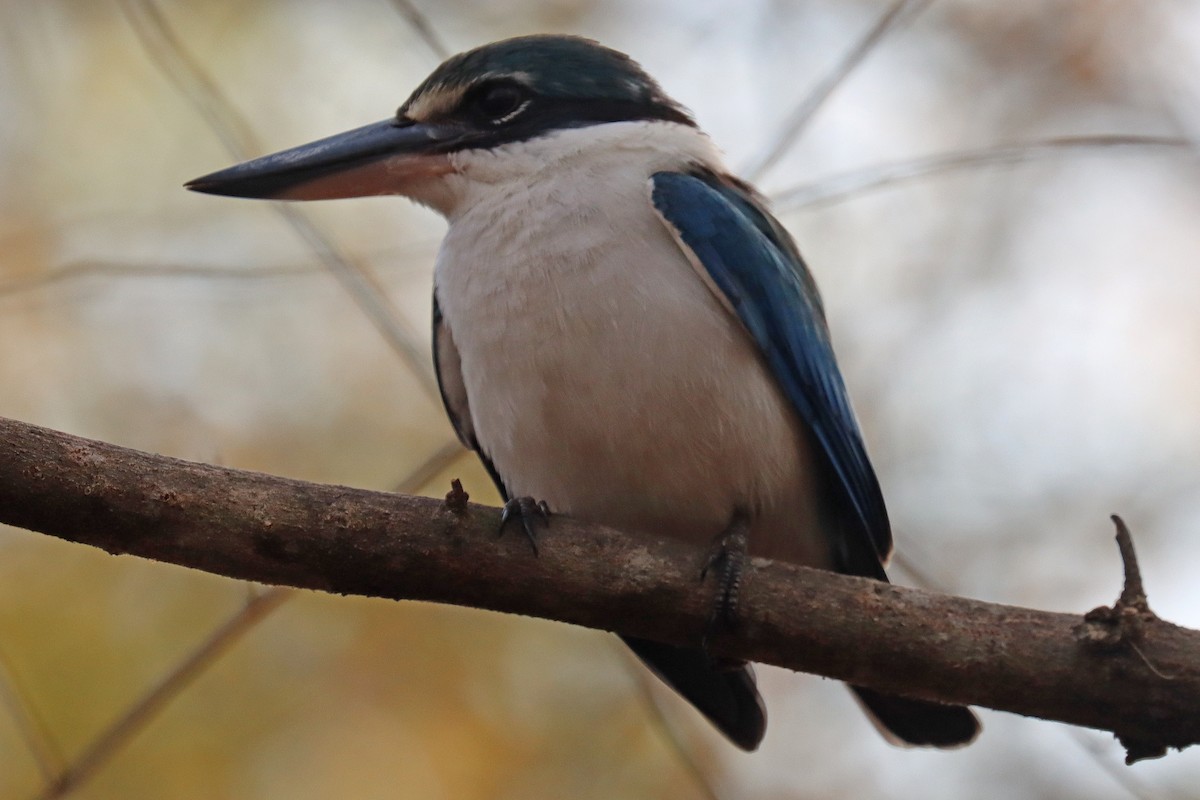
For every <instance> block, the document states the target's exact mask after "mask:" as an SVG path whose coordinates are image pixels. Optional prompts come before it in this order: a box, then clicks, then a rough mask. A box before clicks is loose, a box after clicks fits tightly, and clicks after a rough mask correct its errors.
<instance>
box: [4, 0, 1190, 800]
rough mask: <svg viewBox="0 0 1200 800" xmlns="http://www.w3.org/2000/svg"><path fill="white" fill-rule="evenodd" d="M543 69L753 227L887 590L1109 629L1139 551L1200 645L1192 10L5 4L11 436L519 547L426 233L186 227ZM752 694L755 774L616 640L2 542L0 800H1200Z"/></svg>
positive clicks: (1040, 732) (305, 215)
mask: <svg viewBox="0 0 1200 800" xmlns="http://www.w3.org/2000/svg"><path fill="white" fill-rule="evenodd" d="M542 31H553V32H570V33H579V34H584V35H587V36H591V37H594V38H597V39H600V40H601V41H603V42H604V43H606V44H608V45H610V46H613V47H616V48H618V49H621V50H624V51H627V52H629V53H630V54H632V55H633V56H634V57H636V58H637V59H638V60H640V61H641V62H642V63H643V64H644V65H645V66H646V67H647V69H648V70H649V71H650V72H651V73H652V74H653V75H655V76H656V77H657V78H658V79H659V80H660V81H661V82H662V83H663V85H664V86H665V88H666V89H667V91H668V92H669V93H671V94H672V95H673V96H675V97H676V98H678V99H679V100H680V101H681V102H683V103H684V104H686V105H687V106H689V107H690V108H691V109H693V110H694V111H695V114H696V116H697V118H698V120H699V121H700V123H701V125H702V126H703V127H704V128H705V129H706V130H708V131H709V132H710V133H711V134H712V136H713V138H714V139H715V140H716V141H717V143H718V144H719V145H720V146H721V147H722V148H723V149H724V150H725V151H726V153H727V154H728V156H729V160H730V163H731V164H732V165H733V166H734V167H735V169H736V170H738V171H740V172H741V173H742V174H743V175H747V176H751V177H753V178H754V179H755V180H756V181H757V182H758V183H759V185H760V186H761V187H762V188H763V189H764V191H766V192H767V193H768V194H769V195H771V197H772V198H773V199H774V201H775V207H776V209H777V211H778V212H779V214H780V216H781V219H782V220H783V221H784V222H785V223H786V224H787V225H788V227H789V228H790V229H791V231H792V232H793V233H794V234H795V236H796V238H797V241H798V242H799V244H800V247H801V250H802V251H803V252H804V253H805V255H806V257H807V259H808V261H809V263H810V265H811V267H812V270H813V272H814V273H815V275H816V277H817V280H818V282H819V283H820V284H821V286H822V288H823V290H824V293H825V299H826V304H827V306H828V309H829V314H830V321H831V325H832V328H833V333H834V337H835V342H836V344H837V346H838V350H839V353H840V358H841V363H842V367H843V370H844V372H845V374H846V378H847V382H848V384H849V386H850V389H851V393H852V394H853V396H854V398H855V401H856V405H857V408H858V411H859V414H860V416H861V417H862V421H863V426H864V429H865V432H866V435H867V437H868V439H869V444H870V449H871V452H872V454H873V457H874V460H875V463H876V466H877V468H878V470H879V472H880V477H881V481H882V484H883V486H884V491H885V494H886V495H887V497H888V500H889V504H890V509H891V514H892V518H893V521H894V525H895V528H896V533H897V539H898V542H899V559H900V563H899V564H898V565H897V566H896V567H895V569H894V573H895V576H896V578H897V580H898V581H900V582H904V583H909V584H917V585H926V586H930V587H932V588H937V589H941V590H944V591H948V592H953V593H957V594H963V595H967V596H971V597H977V598H983V599H987V600H994V601H1001V602H1006V603H1013V604H1019V605H1026V606H1034V607H1038V608H1043V609H1051V610H1061V611H1069V612H1082V611H1086V610H1087V609H1089V608H1092V607H1093V606H1096V605H1099V604H1107V603H1111V602H1112V601H1113V600H1114V599H1115V598H1116V595H1117V593H1118V590H1119V587H1120V582H1121V568H1120V561H1119V558H1118V555H1117V551H1116V547H1115V545H1114V544H1113V541H1112V529H1111V525H1110V523H1109V521H1108V514H1110V513H1112V512H1120V513H1121V514H1123V515H1124V516H1125V518H1126V519H1127V520H1128V522H1129V524H1130V526H1131V527H1132V529H1133V532H1134V537H1135V542H1136V544H1137V546H1138V550H1139V554H1140V556H1141V559H1142V569H1143V573H1144V575H1145V578H1146V581H1147V588H1148V592H1149V596H1150V602H1151V605H1152V606H1153V607H1154V608H1155V610H1156V611H1157V612H1158V613H1159V614H1160V615H1162V616H1163V617H1165V618H1167V619H1169V620H1172V621H1174V622H1177V623H1179V624H1182V625H1187V626H1190V627H1200V588H1198V585H1197V581H1196V579H1195V563H1196V560H1197V557H1198V556H1200V537H1197V535H1196V532H1197V531H1198V530H1200V493H1198V492H1197V488H1198V487H1200V312H1198V308H1200V224H1198V222H1197V221H1198V220H1200V165H1198V164H1197V159H1196V153H1195V150H1194V149H1193V148H1192V147H1191V146H1190V144H1189V142H1191V141H1192V139H1193V135H1194V131H1195V128H1196V127H1197V126H1198V125H1200V103H1198V100H1200V6H1197V5H1196V4H1194V3H1187V2H1179V1H1178V0H1147V1H1146V2H1142V3H1126V2H1118V1H1117V0H1110V1H1109V2H1104V1H1103V0H935V1H934V2H911V1H910V2H900V3H885V2H877V1H875V0H855V1H854V2H846V0H806V1H805V2H800V1H798V0H797V1H796V2H788V1H787V0H753V1H747V2H738V3H734V2H716V1H715V0H687V1H686V2H684V1H683V0H659V1H658V2H634V1H633V0H624V1H623V2H622V1H621V0H540V1H535V0H489V1H488V2H483V1H482V0H455V1H453V2H442V3H434V2H431V0H412V2H411V3H409V2H398V1H397V2H388V0H343V1H342V2H339V3H337V4H336V5H335V4H331V3H322V2H317V0H311V1H310V2H283V0H204V2H188V3H184V2H174V1H172V2H168V0H114V1H110V2H92V3H84V2H79V1H78V0H77V1H75V2H71V1H70V0H43V1H42V2H39V3H36V4H34V3H24V2H17V0H7V1H3V2H0V415H4V416H8V417H13V418H17V419H21V420H26V421H29V422H33V423H37V424H40V425H46V426H50V427H53V428H58V429H61V430H65V431H69V432H72V433H76V434H81V435H84V436H90V437H95V438H99V439H103V440H106V441H110V442H116V443H119V444H123V445H127V446H132V447H137V448H141V449H145V450H151V451H155V452H160V453H166V454H169V455H173V456H179V457H182V458H187V459H194V460H200V461H208V462H215V463H220V464H225V465H230V466H236V467H243V468H249V469H256V470H262V471H266V472H271V473H276V474H280V475H288V476H294V477H299V478H305V479H309V480H317V481H327V482H336V483H343V484H349V485H354V486H363V487H369V488H375V489H396V488H400V489H407V490H412V491H421V492H427V493H430V494H444V493H445V491H446V489H447V486H448V481H449V479H450V478H451V477H455V476H457V477H461V478H462V479H463V481H464V483H465V484H466V486H467V489H468V491H470V492H471V493H472V495H473V498H474V499H477V500H481V501H483V502H495V500H496V496H495V494H494V492H493V491H492V488H491V486H490V484H489V482H488V480H487V478H486V476H485V475H484V473H483V472H482V470H481V469H480V468H479V467H478V465H477V464H476V462H475V459H474V458H473V457H472V456H470V455H469V454H465V453H463V452H462V451H461V450H459V449H458V448H457V446H456V445H455V444H454V439H453V435H452V432H451V430H450V427H449V425H448V424H447V422H446V421H445V418H444V416H443V413H442V411H441V408H440V404H439V403H438V402H437V400H436V397H435V396H431V394H430V391H429V376H430V365H429V359H428V356H427V355H426V350H427V348H428V338H429V337H428V329H429V296H430V275H431V267H432V259H433V256H434V254H435V252H436V248H437V244H438V241H439V239H440V237H441V235H442V232H443V229H444V224H443V222H442V221H441V220H440V219H439V218H437V217H436V216H434V215H433V214H431V213H429V212H427V211H424V210H422V209H419V208H416V207H414V206H412V205H410V204H409V203H407V202H405V201H403V200H398V199H391V198H372V199H365V200H351V201H342V202H338V203H327V204H312V205H304V206H303V207H300V206H287V207H283V206H278V205H273V204H269V203H251V202H242V201H237V200H229V199H223V198H214V197H207V196H200V195H193V194H190V193H188V192H186V191H184V190H183V189H182V188H181V184H182V183H183V182H184V181H186V180H188V179H190V178H193V177H196V176H198V175H200V174H203V173H207V172H210V171H212V170H214V169H217V168H220V167H223V166H226V165H228V164H230V163H232V162H234V161H236V160H240V159H242V158H245V157H249V156H254V155H259V154H262V153H265V152H269V151H273V150H277V149H281V148H284V147H288V146H291V145H294V144H299V143H301V142H305V141H309V140H311V139H314V138H317V137H320V136H324V135H327V134H331V133H335V132H338V131H341V130H344V129H347V128H350V127H354V126H357V125H360V124H364V123H367V122H371V121H375V120H377V119H382V118H384V117H387V116H389V115H390V114H392V113H393V111H394V109H395V108H396V106H398V105H399V104H400V102H401V101H402V100H403V99H404V98H405V97H406V96H407V94H408V92H409V91H410V90H411V89H412V88H413V87H414V86H415V85H416V83H417V82H418V81H419V80H420V79H421V78H422V77H423V76H424V75H425V74H426V73H427V72H428V71H430V70H431V69H432V68H433V67H434V66H435V65H436V64H437V63H438V62H439V61H440V60H441V57H442V55H443V54H444V52H445V51H447V50H448V51H450V52H454V51H458V50H462V49H466V48H468V47H474V46H476V45H479V44H482V43H484V42H487V41H490V40H494V39H499V38H503V37H506V36H511V35H517V34H523V33H531V32H542ZM872 31H875V32H876V34H877V35H872ZM822 98H823V102H818V100H820V99H822ZM907 565H911V567H910V568H908V569H906V566H907ZM760 677H761V680H762V683H763V685H764V691H765V694H766V697H767V702H768V705H769V708H770V715H771V726H770V729H769V731H768V734H767V739H766V741H765V743H764V745H763V747H762V749H761V750H760V751H759V752H758V753H755V754H751V755H746V754H743V753H740V752H737V751H736V750H734V749H733V748H732V747H730V746H729V745H727V744H726V743H725V742H724V741H723V740H721V739H720V738H719V737H718V736H716V735H715V734H714V733H712V731H710V730H709V729H708V728H707V727H706V726H705V725H704V724H703V723H701V722H700V721H699V719H698V718H697V716H696V715H695V714H694V713H693V712H691V711H690V709H688V708H686V707H684V706H683V705H682V704H681V703H679V702H677V701H676V700H675V699H674V698H673V697H671V696H669V695H668V694H667V693H665V692H664V691H662V690H660V689H659V688H658V687H657V686H652V685H650V684H649V683H647V681H646V679H645V677H644V674H643V673H642V672H640V671H639V670H638V669H637V668H635V667H633V665H632V664H631V662H630V659H629V658H628V657H627V656H626V655H625V653H624V652H623V651H622V649H621V648H620V647H618V646H617V644H616V640H615V639H614V638H613V637H611V636H608V635H606V634H602V633H597V632H593V631H588V630H583V629H578V628H571V627H568V626H565V625H559V624H554V623H549V622H540V621H536V620H527V619H519V618H513V617H507V616H501V615H498V614H492V613H486V612H480V611H471V610H465V609H456V608H448V607H438V606H432V605H426V604H418V603H391V602H383V601H371V600H365V599H360V598H342V597H332V596H323V595H318V594H314V593H294V594H293V593H284V592H272V591H268V590H266V589H264V588H262V587H248V586H246V585H244V584H239V583H236V582H233V581H229V580H224V579H220V578H216V577H212V576H208V575H204V574H201V573H197V572H192V571H188V570H184V569H181V568H177V567H173V566H167V565H161V564H155V563H150V562H146V561H140V560H137V559H133V558H113V557H110V556H107V555H104V554H102V553H100V552H99V551H94V550H91V549H89V548H85V547H81V546H75V545H68V544H64V543H61V542H57V541H55V540H52V539H49V538H46V537H43V536H39V535H35V534H31V533H27V532H23V531H18V530H12V529H0V765H2V766H0V797H4V798H33V797H38V796H42V797H58V796H65V795H67V794H72V793H73V794H72V796H75V797H81V798H143V797H145V798H150V797H155V798H158V797H162V798H168V797H169V798H219V797H229V798H289V799H291V800H294V799H297V798H299V799H300V800H304V799H305V798H331V797H338V798H420V799H424V798H565V797H570V798H652V797H673V798H674V797H679V798H691V797H695V798H710V797H719V798H763V799H767V798H859V797H871V798H910V797H916V796H920V797H924V798H964V797H965V798H1013V797H1022V798H1188V797H1196V796H1198V794H1197V792H1198V791H1200V790H1198V789H1197V786H1200V780H1198V776H1200V753H1197V752H1185V753H1183V754H1172V755H1170V756H1168V757H1167V758H1165V759H1162V760H1159V761H1155V762H1148V763H1142V764H1138V765H1136V766H1134V767H1132V768H1126V767H1124V766H1123V765H1121V758H1122V755H1123V754H1122V752H1121V750H1120V749H1119V748H1118V747H1116V746H1115V745H1114V743H1113V742H1112V740H1111V737H1109V736H1107V735H1105V734H1102V733H1096V732H1091V731H1081V730H1073V729H1070V728H1067V727H1065V726H1059V725H1055V724H1051V723H1046V722H1040V721H1036V720H1030V719H1023V718H1019V717H1014V716H1011V715H1005V714H999V713H993V712H987V711H984V712H982V715H983V718H984V726H985V730H984V734H983V736H982V738H981V739H980V740H979V741H978V742H977V743H976V744H975V745H973V746H972V747H970V748H969V749H967V750H963V751H960V752H954V753H929V752H920V751H902V750H898V749H894V748H892V747H890V746H888V745H887V744H885V743H884V742H883V741H882V740H881V739H880V738H879V737H878V736H877V735H876V733H875V732H874V730H873V729H872V728H871V727H870V725H869V724H868V723H867V722H866V721H865V719H864V718H863V716H862V715H861V714H860V713H859V712H858V709H857V708H856V707H855V705H854V703H853V701H852V700H851V698H850V696H849V694H848V693H846V692H845V691H844V690H843V689H842V688H841V687H840V685H839V684H837V683H836V682H832V681H825V680H821V679H818V678H815V677H811V676H802V675H794V674H791V673H788V672H785V671H781V670H777V669H771V668H761V669H760ZM164 681H165V682H166V683H165V684H164V683H163V682H164ZM156 687H159V691H157V692H156V691H155V689H156ZM64 776H65V777H64ZM56 787H57V788H56Z"/></svg>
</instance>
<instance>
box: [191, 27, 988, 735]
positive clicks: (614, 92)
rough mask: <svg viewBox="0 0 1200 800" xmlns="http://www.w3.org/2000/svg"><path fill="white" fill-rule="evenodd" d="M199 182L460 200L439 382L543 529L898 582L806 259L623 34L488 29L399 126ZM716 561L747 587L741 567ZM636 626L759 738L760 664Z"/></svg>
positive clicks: (432, 203)
mask: <svg viewBox="0 0 1200 800" xmlns="http://www.w3.org/2000/svg"><path fill="white" fill-rule="evenodd" d="M187 188H189V189H192V190H194V191H198V192H206V193H209V194H217V195H227V196H232V197H249V198H264V199H271V200H318V199H332V198H345V197H363V196H368V195H402V196H404V197H407V198H409V199H411V200H414V201H416V202H417V203H420V204H423V205H425V206H428V207H430V208H432V209H434V210H435V211H437V212H439V213H440V214H442V215H443V216H444V217H445V219H446V221H447V222H448V223H449V225H448V229H447V231H446V235H445V238H444V240H443V241H442V244H441V248H440V250H439V252H438V256H437V260H436V263H435V267H434V288H433V359H434V363H435V365H436V370H437V376H438V385H439V387H440V389H441V396H442V400H443V403H444V405H445V408H446V412H447V414H448V416H449V418H450V421H451V423H452V424H453V427H454V430H455V431H456V433H457V434H458V437H459V439H461V440H462V443H463V444H464V445H465V446H466V447H468V448H470V449H471V450H474V451H475V452H476V453H477V454H478V456H479V458H480V459H481V460H482V462H483V464H484V466H485V467H486V469H487V471H488V473H489V474H490V475H491V477H492V479H493V480H494V481H495V483H496V486H497V488H498V490H499V492H500V494H501V496H502V497H503V498H504V500H505V518H506V520H507V519H508V518H509V517H516V518H519V519H520V520H521V522H522V524H523V526H524V528H525V530H526V532H527V534H528V535H529V536H530V537H531V539H535V537H536V533H537V530H536V529H537V527H538V525H539V524H545V523H546V520H548V519H552V517H551V516H550V515H552V514H564V515H570V516H573V517H576V518H578V519H581V520H588V521H592V522H595V523H599V524H602V525H606V526H609V527H613V528H617V529H619V530H623V531H626V532H629V533H631V534H642V535H647V536H670V537H676V538H678V539H683V540H686V541H689V542H693V543H697V544H703V545H705V546H710V545H711V544H712V543H713V542H715V543H716V548H715V549H713V550H712V551H711V552H712V553H713V555H712V557H711V560H710V561H709V562H706V565H705V568H706V569H707V567H708V566H709V565H711V564H716V563H717V562H718V561H720V562H721V563H723V564H724V566H725V567H736V565H737V564H738V563H739V558H738V555H739V552H740V554H741V556H743V557H744V555H745V554H746V553H748V554H749V555H753V556H762V557H767V558H772V559H780V560H784V561H789V562H792V563H796V564H802V565H805V566H810V567H816V568H821V569H828V570H834V571H836V572H840V573H844V574H848V575H857V576H861V577H865V578H870V579H874V580H879V581H886V580H887V575H886V573H885V572H884V566H885V564H886V562H887V559H888V557H889V555H890V553H891V550H892V533H891V527H890V524H889V522H888V516H887V510H886V508H885V506H884V500H883V495H882V493H881V490H880V487H879V483H878V481H877V479H876V476H875V472H874V470H873V469H872V466H871V462H870V460H869V459H868V456H867V452H866V449H865V446H864V444H863V438H862V434H861V432H860V430H859V426H858V422H857V420H856V418H855V416H854V412H853V411H852V409H851V405H850V399H849V396H848V394H847V391H846V387H845V384H844V382H843V380H842V376H841V373H840V372H839V370H838V366H837V363H836V361H835V358H834V351H833V348H832V345H831V342H830V335H829V329H828V327H827V324H826V320H825V313H824V309H823V307H822V303H821V299H820V296H819V294H818V292H817V287H816V284H815V283H814V281H813V278H812V275H811V274H810V273H809V271H808V268H807V267H806V265H805V263H804V261H803V260H802V259H801V257H800V252H799V250H798V249H797V248H796V245H795V243H794V242H793V240H792V238H791V236H790V235H789V234H788V233H787V231H786V230H784V228H783V226H782V225H781V224H780V223H779V221H778V220H776V219H775V218H774V217H773V216H772V215H771V213H770V211H768V210H767V208H766V203H765V201H764V199H763V197H762V196H761V195H759V194H758V193H757V192H756V191H755V190H754V189H753V188H752V187H751V186H750V185H749V184H747V183H746V182H744V181H742V180H739V179H738V178H736V177H734V176H733V175H731V174H730V171H729V169H728V168H727V167H726V166H725V165H724V163H723V160H722V156H721V154H720V152H719V151H718V150H717V148H716V147H715V146H714V144H713V143H712V141H711V140H710V139H709V138H708V136H707V135H706V134H705V133H703V132H702V131H701V130H700V128H699V126H698V125H697V123H696V121H695V119H694V118H693V117H692V115H691V114H690V113H689V112H688V111H687V110H686V109H684V107H683V106H681V105H680V104H679V103H677V102H675V101H674V100H672V99H671V98H670V97H669V96H668V95H667V94H666V93H665V92H664V91H663V90H662V88H661V87H660V86H659V84H658V83H657V82H656V81H655V80H654V79H653V78H651V77H650V76H649V75H648V74H647V73H646V72H645V71H644V70H643V69H642V68H641V67H640V66H639V65H638V64H637V63H636V62H635V61H634V60H633V59H632V58H630V57H629V56H627V55H625V54H624V53H621V52H618V51H616V50H612V49H609V48H607V47H604V46H602V45H600V44H598V43H597V42H594V41H592V40H590V39H585V38H581V37H576V36H560V35H535V36H522V37H517V38H513V39H506V40H504V41H499V42H494V43H492V44H488V45H484V46H482V47H478V48H476V49H474V50H470V51H467V52H464V53H460V54H459V55H456V56H453V57H452V58H450V59H448V60H447V61H445V62H444V63H443V64H441V65H440V66H439V67H437V69H435V70H434V71H433V73H432V74H430V75H429V77H428V78H426V79H425V80H424V81H423V82H422V83H421V84H420V85H419V86H417V88H416V90H415V91H414V92H413V93H412V95H411V96H409V98H408V99H407V100H406V101H404V104H403V105H401V106H400V108H399V110H398V111H397V112H396V114H395V115H394V116H392V117H390V118H388V119H385V120H383V121H381V122H376V123H373V124H369V125H365V126H363V127H359V128H355V129H353V130H350V131H348V132H345V133H342V134H338V135H335V136H331V137H328V138H325V139H321V140H319V141H316V142H312V143H310V144H306V145H301V146H299V147H294V148H292V149H289V150H285V151H282V152H279V153H275V154H273V155H268V156H264V157H262V158H257V159H254V160H251V161H247V162H244V163H241V164H238V165H236V166H233V167H230V168H228V169H224V170H221V171H218V172H214V173H212V174H210V175H206V176H204V177H201V178H197V179H195V180H193V181H191V182H190V183H188V184H187ZM503 526H504V523H501V529H502V530H503ZM535 551H536V543H535ZM715 572H718V573H719V580H720V581H722V586H720V587H718V591H719V592H723V594H722V595H721V598H722V599H721V602H722V603H724V604H727V605H728V604H732V603H733V602H734V599H735V598H734V595H735V594H736V592H734V591H732V590H733V589H734V588H735V587H736V580H737V575H736V574H734V573H736V569H732V568H722V569H720V570H715ZM724 610H725V611H726V612H732V611H733V610H734V609H730V608H726V609H724ZM622 638H623V639H624V641H625V642H626V644H627V645H628V646H629V647H630V648H632V650H633V652H634V653H635V654H636V655H637V656H638V657H639V658H640V659H641V660H642V661H643V662H644V663H645V664H646V665H647V666H648V667H649V668H650V669H651V670H652V671H653V672H654V673H655V674H656V675H657V676H658V677H659V678H661V679H662V680H663V681H664V682H665V683H667V684H668V685H669V686H671V687H672V688H673V689H675V690H676V691H677V692H678V693H679V694H680V695H682V696H683V697H684V698H685V699H686V700H687V701H689V702H690V703H691V704H692V705H693V706H694V707H695V708H696V709H697V710H698V711H700V713H702V714H703V715H704V716H705V717H707V718H708V719H709V720H710V721H711V722H712V723H713V724H714V725H715V726H716V728H717V729H718V730H720V731H721V732H722V733H724V734H725V736H726V737H728V738H729V739H730V741H732V742H733V743H734V744H736V745H738V746H739V747H741V748H743V749H745V750H753V749H755V748H756V747H758V745H759V743H760V742H761V740H762V738H763V735H764V733H765V731H766V711H765V707H764V704H763V701H762V698H761V696H760V694H759V692H758V689H757V687H756V684H755V678H754V673H753V670H752V668H751V666H750V665H749V664H744V663H733V664H730V663H725V662H719V661H717V660H714V659H713V658H711V657H710V656H709V655H708V654H707V653H706V651H705V648H704V647H703V646H701V642H697V644H696V646H694V647H678V646H673V645H667V644H661V643H658V642H653V641H648V640H644V639H637V638H634V637H622ZM850 688H851V689H852V690H853V692H854V693H855V694H856V696H857V698H858V700H859V702H860V704H861V705H862V707H863V708H864V709H865V710H866V711H867V713H868V715H869V716H870V717H871V718H872V719H873V721H874V722H875V723H876V726H877V727H878V728H879V730H880V731H881V732H882V733H883V734H884V735H885V737H887V738H888V739H889V741H892V742H893V743H897V744H908V745H923V746H933V747H943V748H948V747H956V746H960V745H964V744H967V743H969V742H970V741H971V740H972V739H974V738H975V736H976V735H977V734H978V731H979V722H978V720H977V718H976V717H975V715H974V714H973V713H972V712H971V711H970V710H969V709H967V708H965V707H961V706H951V705H942V704H938V703H932V702H927V701H923V700H914V699H910V698H904V697H898V696H892V695H887V694H883V693H880V692H877V691H875V690H872V689H868V688H865V687H857V686H851V687H850Z"/></svg>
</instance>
